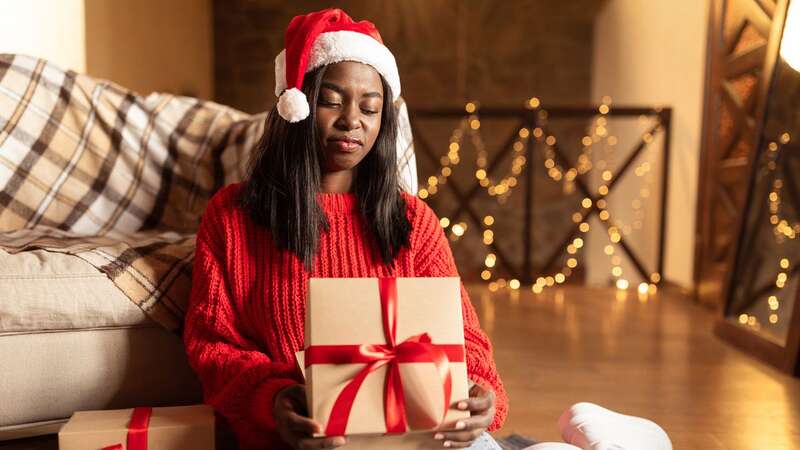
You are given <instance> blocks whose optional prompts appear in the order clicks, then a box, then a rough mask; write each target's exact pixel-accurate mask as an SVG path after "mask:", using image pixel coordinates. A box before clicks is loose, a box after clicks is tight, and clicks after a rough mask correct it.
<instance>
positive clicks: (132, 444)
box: [103, 406, 153, 450]
mask: <svg viewBox="0 0 800 450" xmlns="http://www.w3.org/2000/svg"><path fill="white" fill-rule="evenodd" d="M152 414H153V408H150V407H149V406H147V407H139V408H133V414H131V421H130V423H128V445H127V449H128V450H147V427H148V426H149V425H150V416H151V415H152ZM124 448H125V447H123V446H122V444H114V445H109V446H107V447H103V450H124Z"/></svg>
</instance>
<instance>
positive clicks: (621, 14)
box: [587, 0, 708, 287]
mask: <svg viewBox="0 0 800 450" xmlns="http://www.w3.org/2000/svg"><path fill="white" fill-rule="evenodd" d="M707 14H708V6H707V1H706V0H670V1H666V0H661V1H642V0H610V1H609V2H608V3H607V4H606V5H605V7H604V9H603V10H602V11H601V12H600V14H599V15H598V17H597V20H596V22H595V30H594V52H593V57H594V59H593V74H592V75H593V76H592V98H593V99H594V100H595V101H598V102H599V101H600V99H601V97H602V96H604V95H609V96H611V97H612V99H613V104H614V105H623V104H624V105H628V104H637V105H654V104H663V105H669V106H672V107H673V129H672V135H671V137H672V157H671V159H670V165H671V172H672V173H671V175H670V189H669V201H668V213H667V239H666V244H667V248H666V260H665V270H664V272H665V274H666V278H667V279H669V280H672V281H675V282H677V283H678V284H680V285H682V286H686V287H689V286H691V285H692V284H693V280H692V267H693V262H694V261H693V257H694V233H695V205H696V198H697V181H698V180H697V177H698V167H699V153H700V134H701V126H702V106H703V105H702V103H703V82H704V71H705V45H706V22H707ZM612 107H613V105H612ZM611 131H612V132H613V131H615V130H614V125H613V124H612V129H611ZM625 137H626V136H621V137H620V142H621V143H622V141H623V138H625ZM627 138H632V137H631V136H627ZM655 144H658V142H656V143H655ZM626 147H627V146H625V145H622V146H621V149H627V148H626ZM659 167H660V166H655V167H654V168H655V169H659ZM634 178H635V177H634ZM639 181H640V180H632V179H627V180H624V181H623V182H622V184H621V185H620V186H619V188H618V189H620V191H624V192H621V195H620V197H619V198H617V199H612V201H611V202H610V205H611V206H610V211H611V213H612V214H616V215H617V216H618V217H620V218H622V219H623V220H624V221H626V222H630V221H631V220H633V218H632V217H631V215H632V211H631V207H630V202H631V195H632V194H631V193H634V192H638V189H639V187H638V183H639ZM658 198H659V197H658V190H657V189H654V192H653V193H652V194H651V196H650V198H649V201H648V202H647V203H646V211H645V214H646V217H645V223H646V224H647V223H649V224H650V225H652V224H654V223H655V222H656V221H657V220H658V208H659V204H658ZM594 230H597V233H592V234H591V235H590V237H589V240H590V246H591V247H592V251H590V252H587V253H588V254H590V255H593V256H591V261H590V262H589V264H588V268H589V281H591V282H595V283H599V282H602V281H605V280H608V278H609V277H608V274H609V262H608V257H607V256H605V255H604V254H603V252H602V247H603V246H604V245H605V244H606V243H607V242H604V241H605V236H604V233H603V234H600V233H601V231H600V227H593V231H594ZM637 239H638V241H639V242H636V244H637V245H641V246H643V247H644V250H645V251H644V252H643V253H644V254H643V256H644V257H645V259H646V260H648V261H654V260H655V252H656V249H657V242H655V240H654V235H653V234H652V232H651V233H649V234H648V233H641V235H640V236H639V237H638V238H636V237H631V240H633V241H636V240H637ZM619 250H620V249H619V248H617V253H619ZM623 273H624V274H625V275H624V276H627V277H628V278H629V279H630V281H631V283H632V284H635V283H636V284H638V282H639V281H640V279H639V278H638V277H637V276H635V275H634V273H635V272H634V271H633V267H632V266H630V265H629V264H623Z"/></svg>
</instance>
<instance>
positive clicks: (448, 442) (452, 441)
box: [433, 428, 486, 448]
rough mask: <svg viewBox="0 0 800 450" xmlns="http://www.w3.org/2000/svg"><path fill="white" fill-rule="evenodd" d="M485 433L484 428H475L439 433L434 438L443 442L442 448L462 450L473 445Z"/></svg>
mask: <svg viewBox="0 0 800 450" xmlns="http://www.w3.org/2000/svg"><path fill="white" fill-rule="evenodd" d="M484 431H486V430H485V429H484V428H475V429H471V430H463V431H439V432H437V433H436V434H435V435H434V436H433V438H434V439H439V440H441V441H442V446H444V447H448V448H462V447H469V446H470V445H472V443H473V441H475V439H478V436H480V435H481V434H482V433H483V432H484Z"/></svg>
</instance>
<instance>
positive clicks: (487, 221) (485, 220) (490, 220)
mask: <svg viewBox="0 0 800 450" xmlns="http://www.w3.org/2000/svg"><path fill="white" fill-rule="evenodd" d="M483 223H485V224H486V226H492V224H493V223H494V217H492V216H486V217H484V218H483Z"/></svg>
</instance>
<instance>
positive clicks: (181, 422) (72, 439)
mask: <svg viewBox="0 0 800 450" xmlns="http://www.w3.org/2000/svg"><path fill="white" fill-rule="evenodd" d="M58 448H59V450H190V449H191V450H213V449H214V411H213V409H212V408H211V407H210V406H208V405H191V406H169V407H161V408H150V407H142V408H133V409H117V410H108V411H77V412H75V413H74V414H73V415H72V417H70V419H69V421H68V422H67V423H66V424H64V426H63V427H61V430H60V431H59V432H58Z"/></svg>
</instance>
